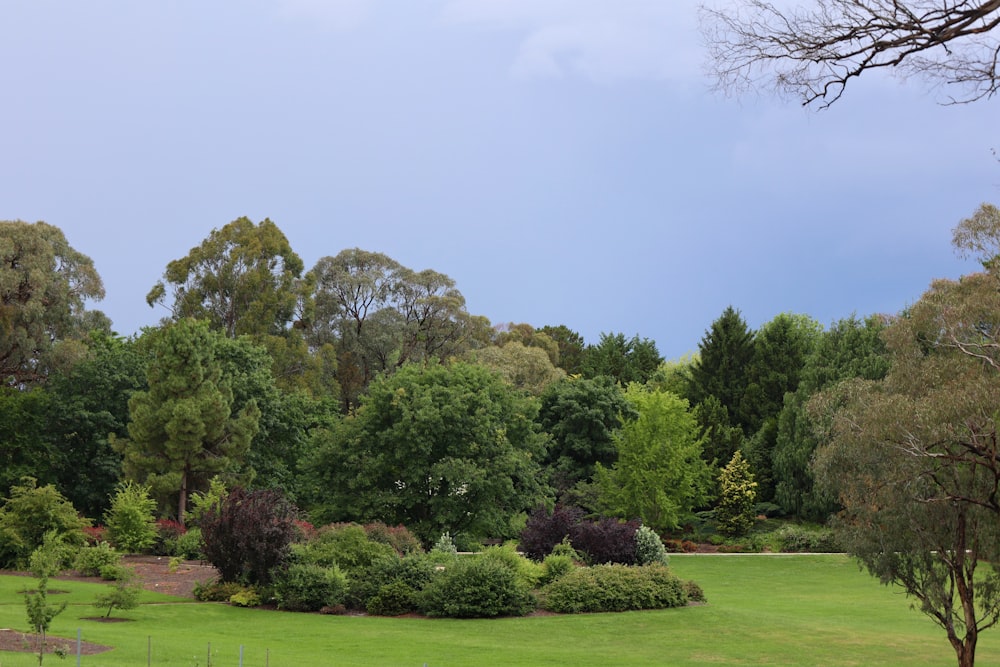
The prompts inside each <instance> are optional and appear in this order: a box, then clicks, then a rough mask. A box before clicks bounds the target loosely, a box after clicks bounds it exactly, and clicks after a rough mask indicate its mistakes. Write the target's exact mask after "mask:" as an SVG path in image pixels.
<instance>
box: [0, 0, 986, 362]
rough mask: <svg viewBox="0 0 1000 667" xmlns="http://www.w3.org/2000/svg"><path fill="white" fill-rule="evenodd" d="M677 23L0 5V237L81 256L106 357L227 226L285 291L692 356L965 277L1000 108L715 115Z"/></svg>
mask: <svg viewBox="0 0 1000 667" xmlns="http://www.w3.org/2000/svg"><path fill="white" fill-rule="evenodd" d="M698 4H699V3H698V2H697V1H691V0H613V1H611V0H242V1H241V2H232V1H229V0H219V1H217V2H208V3H206V2H194V1H189V0H176V1H172V2H163V3H153V2H126V1H110V0H109V1H102V0H95V1H94V2H87V3H77V2H70V3H67V2H55V1H52V0H33V1H32V2H9V3H3V4H2V5H0V26H2V32H3V39H0V62H3V63H4V65H3V66H0V219H6V220H18V219H20V220H25V221H28V222H34V221H37V220H44V221H46V222H48V223H50V224H52V225H55V226H57V227H59V228H60V229H62V230H63V232H64V233H65V234H66V237H67V239H68V240H69V242H70V244H71V245H72V246H73V247H74V248H75V249H76V250H78V251H80V252H82V253H84V254H86V255H88V256H89V257H90V258H91V259H93V261H94V264H95V266H96V268H97V271H98V272H99V273H100V275H101V277H102V278H103V280H104V286H105V290H106V297H105V299H104V300H103V301H101V302H99V303H96V304H94V307H96V308H98V309H100V310H103V311H104V312H105V313H106V314H107V315H108V316H109V317H110V318H111V319H112V321H113V324H114V329H115V330H116V331H118V332H119V333H121V334H123V335H130V334H133V333H136V332H138V331H139V330H140V328H141V327H144V326H148V325H154V324H156V323H157V322H158V321H159V319H160V318H161V317H163V316H164V315H165V314H166V313H165V311H163V310H156V309H151V308H150V307H149V306H147V305H146V302H145V295H146V293H147V292H148V291H149V290H150V288H151V287H152V286H153V285H154V284H155V283H156V282H157V281H158V280H159V279H160V278H161V277H162V274H163V272H164V270H165V268H166V265H167V263H168V262H170V261H171V260H174V259H178V258H181V257H183V256H185V255H186V254H187V253H188V251H189V250H190V249H191V248H192V247H194V246H197V245H199V244H200V243H201V242H202V241H203V240H204V239H205V238H206V237H208V235H209V234H210V233H211V231H212V230H213V229H217V228H221V227H223V226H224V225H226V224H227V223H229V222H230V221H232V220H234V219H236V218H239V217H241V216H248V217H249V218H251V219H252V220H254V221H260V220H262V219H264V218H265V217H266V218H270V219H271V220H272V221H274V222H275V223H276V224H277V225H278V227H279V228H280V229H281V230H282V231H283V232H284V234H285V236H286V237H287V238H288V240H289V242H290V243H291V246H292V248H293V249H294V250H295V251H296V252H297V253H298V254H299V256H300V257H302V259H303V261H304V263H305V266H306V269H307V270H308V269H309V268H311V267H312V266H313V265H314V264H315V263H316V261H317V260H318V259H320V258H321V257H324V256H333V255H336V254H337V253H339V252H340V251H341V250H344V249H347V248H355V247H357V248H362V249H364V250H369V251H374V252H382V253H385V254H386V255H388V256H390V257H392V258H393V259H395V260H397V261H399V262H400V263H402V264H403V265H405V266H407V267H409V268H412V269H415V270H422V269H433V270H435V271H438V272H441V273H444V274H446V275H448V276H450V277H451V278H452V279H453V280H454V281H455V283H456V287H457V288H458V289H459V291H461V293H462V294H463V295H464V296H465V299H466V305H467V308H468V310H469V312H471V313H473V314H476V315H485V316H486V317H488V318H489V319H490V321H491V322H493V323H494V324H502V323H505V322H527V323H529V324H532V325H534V326H536V327H540V326H544V325H559V324H563V325H566V326H568V327H569V328H570V329H573V330H574V331H577V332H579V333H580V334H582V335H583V337H584V338H585V340H586V341H587V342H588V343H596V342H598V340H599V338H600V335H601V334H602V333H624V334H625V335H626V336H629V337H631V336H633V335H637V336H639V337H641V338H648V339H652V340H653V341H655V342H656V344H657V347H658V349H659V350H660V353H661V354H662V355H663V356H664V357H666V358H668V359H670V358H676V357H680V356H682V355H684V354H687V353H689V352H692V351H695V350H696V349H697V347H698V343H699V341H700V340H701V338H702V336H703V335H704V333H705V331H706V329H708V327H709V326H710V325H711V323H712V321H713V320H714V319H715V318H717V317H718V316H719V315H720V314H721V313H722V311H723V310H724V309H725V308H726V307H727V306H729V305H732V306H733V307H735V308H737V309H739V310H740V312H741V313H742V315H743V317H744V318H745V319H746V321H747V323H748V324H749V326H751V327H752V328H757V327H759V326H760V325H762V324H764V323H765V322H767V321H768V320H770V319H771V318H773V317H774V316H775V315H778V314H779V313H783V312H793V313H802V314H806V315H810V316H812V317H813V318H815V319H816V320H818V321H819V322H820V323H821V324H823V325H825V326H829V325H830V324H831V323H832V322H834V321H836V320H838V319H840V318H843V317H848V316H850V315H852V314H857V315H859V316H864V315H868V314H872V313H896V312H898V311H899V310H901V309H902V308H904V307H906V306H907V305H908V304H910V303H912V302H914V301H916V300H917V299H918V298H919V297H920V295H921V294H922V293H923V292H924V291H925V290H926V288H927V287H928V285H929V283H930V281H931V280H932V279H935V278H957V277H958V276H960V275H961V274H963V273H969V272H972V271H974V270H975V269H976V267H975V266H974V265H973V264H972V263H971V262H970V261H963V260H960V259H958V258H957V257H956V256H955V254H954V252H953V250H952V248H951V245H950V242H951V230H952V228H953V227H954V226H955V225H956V224H957V223H958V222H959V221H960V220H962V219H963V218H966V217H969V216H971V215H972V214H973V213H974V212H975V210H976V208H977V207H978V206H979V205H980V204H981V203H983V202H1000V161H998V160H997V158H996V157H995V156H994V153H993V152H992V149H993V148H1000V136H997V134H996V119H997V112H998V109H1000V107H998V105H1000V100H996V99H994V100H985V101H980V102H977V103H973V104H967V105H959V106H947V105H943V104H942V103H941V102H942V100H943V96H942V91H940V90H933V89H929V88H928V87H927V85H925V84H924V82H922V81H919V80H909V81H901V80H899V79H897V78H894V77H891V76H886V75H875V76H870V77H862V78H861V79H859V80H857V81H856V82H855V83H853V84H852V85H851V87H849V88H848V90H847V93H846V94H845V96H844V97H843V98H842V99H841V100H840V101H839V102H837V103H836V104H834V105H833V106H832V107H831V108H829V109H827V110H825V111H817V110H813V109H803V108H802V107H801V106H800V105H799V104H798V103H797V102H796V101H795V100H782V99H778V98H775V97H773V96H770V95H768V94H766V92H764V93H761V94H756V95H749V96H744V97H741V98H738V99H732V98H728V97H726V96H723V95H721V94H719V93H718V92H715V91H713V90H712V81H711V79H710V78H709V77H708V76H707V74H706V58H707V53H706V50H705V48H704V45H703V43H702V37H701V33H700V32H699V29H698Z"/></svg>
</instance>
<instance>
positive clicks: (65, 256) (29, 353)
mask: <svg viewBox="0 0 1000 667" xmlns="http://www.w3.org/2000/svg"><path fill="white" fill-rule="evenodd" d="M102 298H104V286H103V284H102V282H101V278H100V276H99V275H98V274H97V270H96V269H95V268H94V263H93V262H92V261H91V259H90V258H89V257H87V256H86V255H84V254H82V253H80V252H78V251H76V250H74V249H73V248H72V247H71V246H70V244H69V242H68V241H67V240H66V236H65V235H64V234H63V233H62V231H61V230H60V229H59V228H58V227H55V226H53V225H50V224H47V223H45V222H36V223H34V224H31V223H27V222H23V221H20V220H15V221H0V383H2V384H4V385H7V386H15V387H23V386H25V385H28V384H32V383H36V382H40V381H42V380H44V378H45V376H46V372H47V368H48V367H49V365H50V362H51V360H52V358H53V357H54V355H56V353H57V352H58V347H59V346H60V345H61V344H64V343H66V342H67V341H72V340H76V339H78V338H81V337H83V336H84V335H85V334H86V331H83V329H86V328H88V326H90V325H93V326H98V328H104V329H108V328H109V327H108V323H107V319H106V318H104V317H103V315H100V314H98V317H96V318H89V319H88V317H87V311H86V310H85V302H86V301H87V300H88V299H91V300H100V299H102Z"/></svg>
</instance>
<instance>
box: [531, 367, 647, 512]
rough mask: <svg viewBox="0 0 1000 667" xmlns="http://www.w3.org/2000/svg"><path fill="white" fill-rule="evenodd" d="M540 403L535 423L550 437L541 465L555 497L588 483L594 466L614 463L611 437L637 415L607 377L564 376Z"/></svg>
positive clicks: (621, 391)
mask: <svg viewBox="0 0 1000 667" xmlns="http://www.w3.org/2000/svg"><path fill="white" fill-rule="evenodd" d="M541 401H542V403H541V408H540V409H539V412H538V421H539V424H541V427H542V429H543V430H544V431H545V432H546V433H548V434H549V435H550V436H551V438H552V441H551V445H550V446H549V450H548V454H547V455H546V457H545V465H546V468H547V469H548V470H549V474H550V475H551V478H552V484H553V486H554V487H555V489H556V491H557V493H558V494H559V495H560V496H562V495H563V494H565V493H566V492H567V491H569V490H570V489H571V488H572V487H573V486H575V485H576V484H577V483H579V482H589V481H590V480H591V478H592V477H593V475H594V468H595V465H596V464H598V463H600V464H602V465H604V466H611V465H612V464H614V462H615V458H616V457H617V455H618V454H617V449H616V447H615V442H614V433H615V431H617V430H618V428H619V427H620V426H621V421H622V419H625V420H629V419H634V418H635V417H636V416H637V415H638V412H636V410H635V407H634V406H633V405H632V404H631V403H629V402H628V401H627V400H626V399H625V394H624V392H623V390H622V389H621V388H620V387H619V386H618V385H616V384H615V383H614V382H613V381H612V379H611V378H610V377H607V376H599V377H596V378H594V379H587V378H579V377H576V378H566V379H564V380H561V381H560V382H557V383H555V384H553V385H551V386H549V387H548V389H546V390H545V392H544V393H543V394H542V396H541Z"/></svg>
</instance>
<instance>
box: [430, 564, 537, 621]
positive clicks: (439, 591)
mask: <svg viewBox="0 0 1000 667" xmlns="http://www.w3.org/2000/svg"><path fill="white" fill-rule="evenodd" d="M420 608H421V610H422V611H423V612H424V613H425V614H427V615H428V616H443V617H449V618H493V617H497V616H524V615H525V614H527V613H528V612H530V611H532V610H533V609H534V608H535V599H534V597H533V596H532V594H531V588H530V587H529V586H528V585H527V584H526V583H524V581H522V580H521V579H520V578H519V577H518V575H517V573H516V572H515V571H514V570H513V569H511V567H510V566H509V565H507V564H505V563H502V562H499V561H498V560H496V559H487V558H475V557H474V558H463V559H459V560H457V561H455V563H454V564H453V565H451V566H449V567H448V568H446V569H445V571H444V572H442V573H440V574H439V575H438V576H436V577H435V578H434V579H433V580H431V582H430V583H429V584H428V585H427V586H426V587H425V588H424V590H423V592H422V593H421V594H420Z"/></svg>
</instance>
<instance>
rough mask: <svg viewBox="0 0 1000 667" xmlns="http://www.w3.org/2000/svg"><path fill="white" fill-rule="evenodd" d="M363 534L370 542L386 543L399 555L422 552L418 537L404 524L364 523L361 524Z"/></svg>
mask: <svg viewBox="0 0 1000 667" xmlns="http://www.w3.org/2000/svg"><path fill="white" fill-rule="evenodd" d="M363 528H364V530H365V534H367V535H368V539H370V540H371V541H372V542H379V543H380V544H388V545H389V546H390V547H392V548H393V549H395V550H396V553H398V554H400V555H401V556H405V555H406V554H411V553H420V552H422V551H423V550H424V549H423V546H422V545H421V544H420V538H418V537H417V536H416V535H414V534H413V533H412V532H410V529H409V528H407V527H406V526H387V525H386V524H384V523H381V522H375V523H366V524H365V525H364V526H363Z"/></svg>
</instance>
